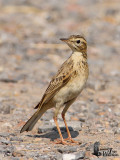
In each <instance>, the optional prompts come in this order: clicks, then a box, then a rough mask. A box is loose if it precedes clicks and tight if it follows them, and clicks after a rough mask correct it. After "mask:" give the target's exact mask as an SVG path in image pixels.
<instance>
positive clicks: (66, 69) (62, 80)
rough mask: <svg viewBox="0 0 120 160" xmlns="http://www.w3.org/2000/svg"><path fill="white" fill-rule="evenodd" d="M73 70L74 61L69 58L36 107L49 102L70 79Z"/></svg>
mask: <svg viewBox="0 0 120 160" xmlns="http://www.w3.org/2000/svg"><path fill="white" fill-rule="evenodd" d="M72 72H73V61H72V59H70V58H69V59H68V60H67V61H65V62H64V63H63V65H62V66H61V68H60V69H59V70H58V72H57V74H56V75H55V76H54V77H53V78H52V80H51V82H50V84H49V86H48V88H47V89H46V91H45V93H44V95H43V97H42V99H41V101H40V103H39V104H38V105H37V106H36V107H35V109H37V108H38V107H41V106H42V105H43V104H45V103H47V102H48V101H49V100H50V99H51V98H53V97H54V95H55V94H56V93H57V92H58V91H59V90H60V89H61V88H62V87H63V86H64V85H65V84H66V83H67V82H68V81H69V80H70V78H71V74H72Z"/></svg>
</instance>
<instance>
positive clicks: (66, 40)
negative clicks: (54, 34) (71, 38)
mask: <svg viewBox="0 0 120 160" xmlns="http://www.w3.org/2000/svg"><path fill="white" fill-rule="evenodd" d="M60 40H61V41H63V42H66V43H67V42H68V39H67V38H60Z"/></svg>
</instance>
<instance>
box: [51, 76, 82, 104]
mask: <svg viewBox="0 0 120 160" xmlns="http://www.w3.org/2000/svg"><path fill="white" fill-rule="evenodd" d="M84 86H85V79H84V78H83V79H80V78H79V77H76V78H75V79H74V80H72V81H70V82H68V83H67V84H66V85H65V86H64V87H63V88H61V89H60V90H59V92H58V93H57V94H56V95H55V97H54V101H56V102H59V101H62V102H63V103H65V102H67V101H69V100H71V99H73V98H75V97H77V96H78V95H79V94H80V92H81V91H82V89H83V88H84Z"/></svg>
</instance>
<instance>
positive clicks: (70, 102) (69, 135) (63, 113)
mask: <svg viewBox="0 0 120 160" xmlns="http://www.w3.org/2000/svg"><path fill="white" fill-rule="evenodd" d="M75 99H76V98H74V99H72V100H71V101H69V102H68V103H67V104H66V106H65V108H64V109H63V111H62V118H63V121H64V123H65V127H66V130H67V134H68V138H66V139H65V140H69V141H71V142H72V143H78V142H76V141H74V140H73V139H72V137H71V134H70V131H69V128H68V126H67V123H66V120H65V113H66V111H67V110H68V108H69V107H70V105H71V104H72V103H73V102H74V101H75Z"/></svg>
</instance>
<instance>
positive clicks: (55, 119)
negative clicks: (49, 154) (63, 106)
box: [53, 117, 68, 144]
mask: <svg viewBox="0 0 120 160" xmlns="http://www.w3.org/2000/svg"><path fill="white" fill-rule="evenodd" d="M53 119H54V121H55V124H56V127H57V130H58V133H59V135H60V138H61V139H60V140H57V142H56V144H61V143H62V144H68V143H67V142H65V141H64V139H63V136H62V133H61V131H60V127H59V125H58V122H57V117H53Z"/></svg>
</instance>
